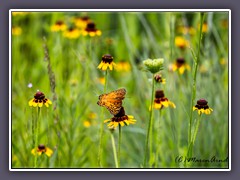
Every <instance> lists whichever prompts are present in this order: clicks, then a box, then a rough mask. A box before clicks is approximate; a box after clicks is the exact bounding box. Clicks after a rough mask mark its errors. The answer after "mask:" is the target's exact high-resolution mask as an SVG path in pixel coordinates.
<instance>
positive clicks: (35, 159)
mask: <svg viewBox="0 0 240 180" xmlns="http://www.w3.org/2000/svg"><path fill="white" fill-rule="evenodd" d="M37 111H38V112H37V122H36V127H35V128H36V129H35V133H36V136H35V146H34V148H36V154H35V157H34V168H37V159H38V154H37V146H38V134H39V129H40V127H39V126H40V107H38V109H37ZM36 130H37V131H36Z"/></svg>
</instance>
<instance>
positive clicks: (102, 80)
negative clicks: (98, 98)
mask: <svg viewBox="0 0 240 180" xmlns="http://www.w3.org/2000/svg"><path fill="white" fill-rule="evenodd" d="M98 81H99V83H100V84H102V85H104V84H105V82H106V80H105V78H104V77H100V78H98Z"/></svg>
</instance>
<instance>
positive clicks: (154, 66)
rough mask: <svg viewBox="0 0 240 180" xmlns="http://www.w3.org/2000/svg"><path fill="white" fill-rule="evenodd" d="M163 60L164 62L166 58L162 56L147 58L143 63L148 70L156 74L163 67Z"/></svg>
mask: <svg viewBox="0 0 240 180" xmlns="http://www.w3.org/2000/svg"><path fill="white" fill-rule="evenodd" d="M163 62H164V59H162V58H159V59H153V60H152V59H147V60H144V61H143V64H144V65H145V66H146V68H147V70H148V71H150V72H151V73H153V74H154V73H157V72H159V71H160V70H162V69H163Z"/></svg>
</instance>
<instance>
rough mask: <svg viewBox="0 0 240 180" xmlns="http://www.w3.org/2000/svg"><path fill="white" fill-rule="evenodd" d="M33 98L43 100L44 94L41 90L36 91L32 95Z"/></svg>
mask: <svg viewBox="0 0 240 180" xmlns="http://www.w3.org/2000/svg"><path fill="white" fill-rule="evenodd" d="M34 98H35V99H38V100H44V98H45V95H44V94H43V93H42V92H41V91H38V92H37V93H36V94H35V95H34Z"/></svg>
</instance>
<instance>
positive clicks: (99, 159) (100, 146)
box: [97, 70, 108, 167]
mask: <svg viewBox="0 0 240 180" xmlns="http://www.w3.org/2000/svg"><path fill="white" fill-rule="evenodd" d="M104 78H105V83H104V93H106V91H107V82H108V70H106V71H105V77H104ZM103 113H104V109H103V108H102V110H101V116H100V117H101V119H102V120H103V119H104V114H103ZM103 125H104V123H103V122H101V127H100V132H99V134H100V135H99V146H98V157H97V162H98V166H99V167H102V162H101V157H102V139H103V127H104V126H103Z"/></svg>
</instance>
